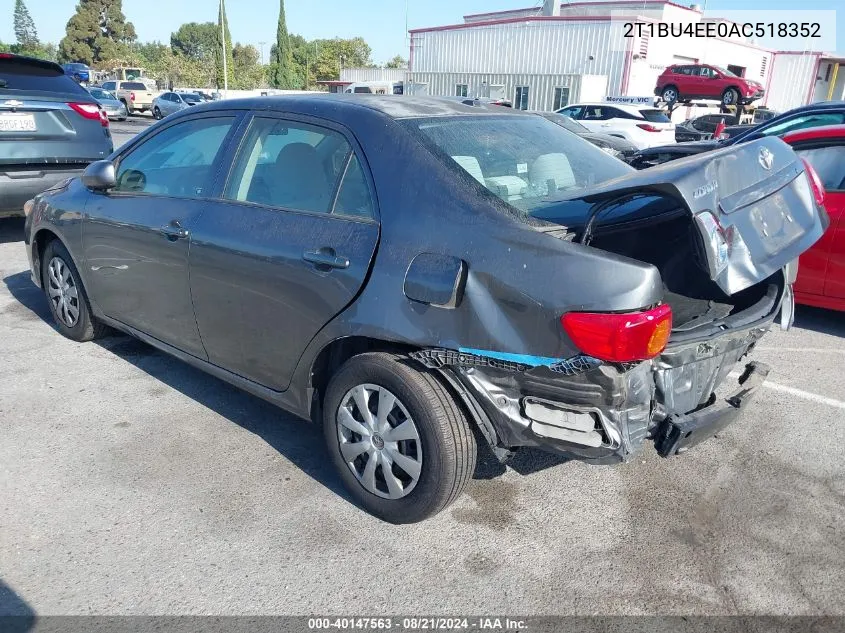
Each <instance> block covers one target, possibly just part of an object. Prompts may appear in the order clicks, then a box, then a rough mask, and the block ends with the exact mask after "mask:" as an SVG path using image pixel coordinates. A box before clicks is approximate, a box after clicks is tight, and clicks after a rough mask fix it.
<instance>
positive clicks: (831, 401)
mask: <svg viewBox="0 0 845 633" xmlns="http://www.w3.org/2000/svg"><path fill="white" fill-rule="evenodd" d="M741 375H742V374H740V373H739V372H737V371H732V372H731V373H730V374H728V376H730V377H731V378H739V377H740V376H741ZM763 386H764V387H767V388H768V389H771V390H772V391H780V392H781V393H788V394H789V395H791V396H797V397H798V398H803V399H804V400H810V401H812V402H818V403H819V404H825V405H827V406H829V407H834V408H836V409H845V402H843V401H842V400H837V399H836V398H828V397H827V396H820V395H819V394H817V393H812V392H811V391H804V390H803V389H796V388H795V387H787V386H786V385H781V384H780V383H776V382H770V381H769V380H766V381H765V382H764V383H763Z"/></svg>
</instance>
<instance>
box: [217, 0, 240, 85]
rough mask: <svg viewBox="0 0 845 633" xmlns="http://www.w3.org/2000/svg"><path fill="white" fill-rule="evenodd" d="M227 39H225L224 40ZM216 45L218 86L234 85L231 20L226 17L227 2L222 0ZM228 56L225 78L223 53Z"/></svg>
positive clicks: (218, 17) (218, 12)
mask: <svg viewBox="0 0 845 633" xmlns="http://www.w3.org/2000/svg"><path fill="white" fill-rule="evenodd" d="M224 40H225V41H224ZM216 42H217V43H216V45H215V47H214V56H215V60H216V63H215V65H216V67H217V87H218V88H223V87H224V85H225V84H226V83H227V82H228V84H229V85H230V86H231V85H232V83H233V82H232V79H233V78H234V73H235V68H234V66H235V64H234V60H233V59H232V37H231V35H229V21H228V20H227V19H226V4H225V3H224V2H223V0H220V8H219V9H218V11H217V33H216ZM224 54H225V56H226V58H225V59H226V74H225V80H224V74H223V55H224Z"/></svg>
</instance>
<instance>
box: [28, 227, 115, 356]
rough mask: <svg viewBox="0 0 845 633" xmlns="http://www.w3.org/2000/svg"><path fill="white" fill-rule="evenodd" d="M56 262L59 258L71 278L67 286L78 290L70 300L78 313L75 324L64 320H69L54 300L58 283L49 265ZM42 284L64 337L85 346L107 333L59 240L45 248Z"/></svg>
mask: <svg viewBox="0 0 845 633" xmlns="http://www.w3.org/2000/svg"><path fill="white" fill-rule="evenodd" d="M54 259H58V260H59V261H60V262H61V263H62V264H63V266H65V267H66V268H67V272H68V279H69V280H70V283H68V284H67V286H68V287H73V288H75V291H76V292H75V294H76V297H75V298H73V297H71V298H69V299H68V300H69V301H70V302H71V303H72V304H73V306H74V307H75V309H76V310H77V311H78V314H77V317H76V320H75V322H73V323H72V324H69V323H67V322H66V321H65V319H66V318H67V317H66V316H63V315H61V314H60V313H59V311H60V308H58V307H57V305H56V300H54V299H53V298H52V297H51V289H52V290H53V291H55V290H56V288H57V287H56V285H55V283H54V282H52V281H51V276H50V265H51V263H52V262H53V260H54ZM41 285H42V287H43V288H44V294H45V296H46V297H47V303H48V304H49V306H50V312H51V313H52V315H53V321H54V323H55V325H56V329H57V330H58V331H59V332H60V333H61V334H62V335H63V336H66V337H67V338H69V339H71V340H72V341H77V342H80V343H84V342H85V341H91V340H93V339H95V338H100V337H102V336H104V335H105V334H106V333H107V332H108V326H106V325H104V324H102V323H100V322H99V321H97V320H96V319H95V318H94V315H93V314H92V313H91V305H90V304H89V302H88V295H87V294H86V292H85V288H84V287H83V286H82V279H81V278H80V277H79V271H78V270H77V269H76V266H75V265H74V263H73V259H71V256H70V253H68V251H67V249H66V248H65V245H64V244H62V243H61V242H60V241H59V240H53V241H52V242H50V243H49V244H47V247H46V248H45V249H44V254H43V256H42V257H41ZM68 314H69V313H68Z"/></svg>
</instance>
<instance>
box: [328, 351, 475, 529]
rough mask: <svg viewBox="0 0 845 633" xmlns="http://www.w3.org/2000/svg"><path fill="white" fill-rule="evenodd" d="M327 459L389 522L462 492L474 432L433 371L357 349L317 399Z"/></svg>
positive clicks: (439, 505)
mask: <svg viewBox="0 0 845 633" xmlns="http://www.w3.org/2000/svg"><path fill="white" fill-rule="evenodd" d="M323 405H324V406H323V431H324V434H325V439H326V444H327V446H328V449H329V454H330V455H331V458H332V461H333V462H334V464H335V467H336V468H337V469H338V472H339V474H340V477H341V479H342V480H343V483H344V485H345V486H346V488H347V489H348V490H349V492H350V493H351V495H352V497H353V498H354V499H355V501H357V502H358V503H359V504H360V505H361V506H362V507H363V508H364V509H366V510H367V511H368V512H370V513H371V514H374V515H375V516H377V517H379V518H381V519H383V520H385V521H389V522H390V523H415V522H417V521H422V520H423V519H426V518H428V517H431V516H433V515H435V514H437V513H438V512H440V511H441V510H443V509H444V508H445V507H446V506H448V505H449V504H450V503H452V502H453V501H454V500H455V499H457V498H458V496H459V495H460V494H461V491H462V490H463V488H464V486H465V485H466V483H467V482H468V481H469V479H470V477H471V476H472V473H473V471H474V469H475V462H476V455H477V453H476V451H477V446H476V444H475V438H474V436H473V434H472V430H471V428H470V425H469V421H468V420H467V418H466V415H465V414H464V412H463V410H462V408H461V407H460V406H459V404H458V403H457V402H456V401H455V399H454V398H453V397H452V396H451V395H450V394H449V392H448V391H447V390H446V389H445V387H444V386H443V385H442V384H441V383H440V382H439V380H437V378H436V377H435V376H434V375H433V374H432V373H430V372H428V371H427V370H424V369H423V368H419V369H418V368H416V367H415V366H414V365H412V364H411V361H410V360H409V359H407V358H406V357H403V356H398V355H394V354H387V353H382V352H374V353H367V354H361V355H359V356H355V357H353V358H352V359H350V360H349V361H347V362H346V363H345V364H344V365H343V367H341V368H340V370H339V371H338V372H337V374H335V376H334V377H333V378H332V380H331V383H330V384H329V387H328V389H327V391H326V396H325V399H324V401H323Z"/></svg>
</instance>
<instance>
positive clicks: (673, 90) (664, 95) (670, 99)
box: [660, 86, 681, 104]
mask: <svg viewBox="0 0 845 633" xmlns="http://www.w3.org/2000/svg"><path fill="white" fill-rule="evenodd" d="M673 95H674V96H673ZM680 96H681V95H680V93H679V92H678V88H677V87H676V86H666V87H665V88H663V92H661V93H660V98H661V99H663V101H664V102H665V103H668V104H672V103H675V102H676V101H677V100H678V99H679V98H680Z"/></svg>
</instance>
